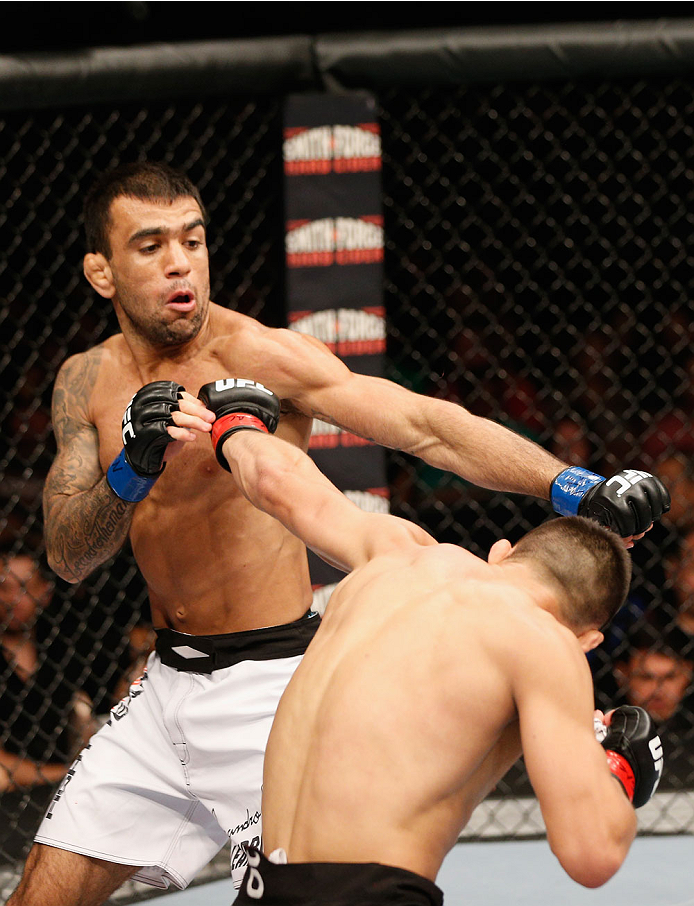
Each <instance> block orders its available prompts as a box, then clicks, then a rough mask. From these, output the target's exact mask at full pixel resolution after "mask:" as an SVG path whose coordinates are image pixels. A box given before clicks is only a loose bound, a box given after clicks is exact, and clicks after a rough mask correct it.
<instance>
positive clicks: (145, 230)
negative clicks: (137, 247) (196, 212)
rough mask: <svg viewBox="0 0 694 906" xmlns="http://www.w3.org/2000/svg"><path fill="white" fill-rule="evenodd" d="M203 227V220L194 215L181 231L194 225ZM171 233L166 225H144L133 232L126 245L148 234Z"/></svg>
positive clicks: (166, 234)
mask: <svg viewBox="0 0 694 906" xmlns="http://www.w3.org/2000/svg"><path fill="white" fill-rule="evenodd" d="M199 226H201V227H203V229H204V227H205V221H204V220H203V219H202V217H196V218H195V220H191V221H190V223H186V224H184V225H183V229H182V231H181V232H183V233H190V231H191V230H194V229H195V228H196V227H199ZM170 234H171V230H170V229H169V228H168V227H163V226H155V227H144V228H143V229H141V230H137V232H135V233H133V234H132V236H131V237H130V239H128V245H133V243H135V242H139V241H140V239H147V238H148V237H149V236H168V235H170Z"/></svg>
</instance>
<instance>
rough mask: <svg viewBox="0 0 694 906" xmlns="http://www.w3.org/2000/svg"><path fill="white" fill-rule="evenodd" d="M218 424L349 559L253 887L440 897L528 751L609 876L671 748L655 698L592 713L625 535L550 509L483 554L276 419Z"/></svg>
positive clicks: (344, 905) (283, 500)
mask: <svg viewBox="0 0 694 906" xmlns="http://www.w3.org/2000/svg"><path fill="white" fill-rule="evenodd" d="M246 427H252V426H251V425H246ZM260 428H261V429H262V426H260ZM220 443H221V444H222V447H223V455H224V457H225V460H226V462H227V464H228V466H229V467H230V468H231V472H232V474H233V475H234V477H235V478H236V481H237V484H238V485H239V486H240V488H241V489H242V491H243V493H244V494H245V495H246V496H247V497H248V499H249V501H251V502H252V503H253V504H254V505H255V506H257V507H258V508H259V509H261V510H263V511H264V512H265V513H267V514H269V515H271V516H274V517H275V518H277V519H279V520H280V521H281V522H282V523H283V524H284V525H285V526H286V528H287V529H289V530H290V531H291V532H292V533H294V534H295V535H296V536H297V537H299V538H300V539H301V540H302V541H303V542H304V543H305V544H307V545H308V546H309V547H310V548H312V549H313V550H314V551H315V552H316V553H317V554H319V555H320V556H321V557H323V558H324V559H325V560H327V561H328V562H329V563H332V564H335V565H336V566H339V567H340V568H341V569H342V570H345V571H348V572H349V575H348V577H347V578H345V579H343V580H342V582H340V583H339V584H338V586H337V588H336V590H335V591H334V592H333V594H332V596H331V598H330V601H329V602H328V605H327V608H326V611H325V615H324V617H323V621H322V624H321V626H320V627H319V629H318V631H317V633H316V635H315V637H314V639H313V641H312V643H311V645H310V646H309V649H308V651H307V652H306V655H305V656H304V658H303V660H302V662H301V664H300V665H299V667H298V668H297V670H296V671H295V673H294V676H293V677H292V679H291V680H290V682H289V685H288V686H287V689H286V691H285V693H284V695H283V696H282V699H281V700H280V704H279V707H278V710H277V714H276V717H275V722H274V724H273V727H272V731H271V733H270V739H269V742H268V747H267V752H266V758H265V770H264V781H263V800H262V810H263V827H264V831H263V834H264V853H263V851H261V849H260V848H259V847H251V849H250V852H249V866H248V869H247V872H246V876H245V880H244V883H243V884H242V887H241V892H240V894H239V897H238V899H237V900H236V904H237V906H248V904H253V903H260V904H265V906H313V904H321V906H350V904H355V906H356V904H359V906H379V904H383V903H392V904H398V903H401V904H403V906H412V904H421V906H426V904H433V906H440V904H441V902H442V894H441V891H440V890H439V889H438V887H437V886H436V884H435V881H436V876H437V873H438V871H439V868H440V866H441V863H442V861H443V859H444V857H445V855H446V853H447V852H448V850H449V849H450V848H451V847H452V846H453V845H454V843H455V842H456V840H457V839H458V836H459V834H460V832H461V830H462V828H463V827H464V826H465V824H466V823H467V821H468V819H469V818H470V815H471V814H472V812H473V810H474V809H475V807H476V806H477V805H478V803H480V802H481V801H482V799H483V798H484V797H485V796H486V795H487V793H489V792H490V791H491V790H492V789H493V787H494V786H495V785H496V784H497V783H498V781H499V780H500V779H501V778H502V777H503V775H504V774H505V773H506V771H507V770H508V769H509V768H510V767H511V765H512V764H513V763H514V761H516V759H517V758H519V756H520V755H521V753H522V754H523V755H524V756H525V764H526V768H527V771H528V774H529V777H530V780H531V782H532V784H533V788H534V790H535V792H536V794H537V797H538V799H539V803H540V807H541V809H542V815H543V818H544V821H545V825H546V828H547V835H548V840H549V843H550V846H551V847H552V850H553V852H554V853H555V855H556V857H557V858H558V860H559V862H560V863H561V865H562V867H563V868H564V869H565V870H566V871H567V873H568V874H569V875H570V876H571V877H572V878H573V879H574V880H576V881H577V882H579V883H580V884H583V885H585V886H587V887H597V886H599V885H601V884H604V883H605V882H606V881H607V880H608V879H609V878H610V877H611V876H612V875H613V874H614V873H615V872H616V871H617V869H618V868H619V867H620V865H621V863H622V861H623V860H624V858H625V856H626V854H627V852H628V850H629V847H630V844H631V842H632V840H633V838H634V835H635V831H636V819H635V815H634V807H639V806H641V805H644V804H645V803H646V802H647V801H648V799H649V798H650V796H651V795H652V794H653V792H654V790H655V788H656V786H657V784H658V781H659V779H660V773H661V771H662V766H663V759H662V748H661V745H660V740H659V738H658V736H657V734H656V732H655V730H654V728H653V726H652V724H651V720H650V718H649V716H648V714H647V712H646V711H644V710H643V709H641V708H636V707H631V706H623V707H620V708H617V709H616V710H615V711H613V712H610V713H609V714H608V715H607V717H606V718H604V717H603V715H602V714H600V713H599V712H596V713H595V714H594V712H593V689H592V681H591V675H590V670H589V667H588V664H587V661H586V658H585V652H587V651H589V650H590V649H592V648H593V647H595V645H597V644H599V642H600V641H601V640H602V633H601V631H600V627H601V626H605V625H606V624H607V623H608V622H609V621H610V619H611V618H612V617H613V616H614V614H615V612H616V611H617V610H618V608H619V607H620V606H621V604H622V603H623V601H624V599H625V597H626V594H627V591H628V588H629V580H630V576H631V563H630V559H629V555H628V553H627V552H626V550H625V549H624V546H623V544H622V543H621V541H620V540H619V539H618V537H617V536H616V535H615V534H614V533H613V532H611V531H610V530H608V529H606V528H604V527H602V526H600V525H598V524H597V523H596V522H593V521H591V520H588V519H585V518H583V517H576V516H570V517H566V518H553V519H552V520H550V521H549V522H546V523H545V524H543V525H541V526H540V527H538V528H536V529H533V530H532V531H531V532H529V533H528V534H527V535H525V536H524V537H523V538H521V539H520V541H518V543H517V544H516V545H515V546H513V547H512V546H511V544H510V543H509V542H508V541H505V540H503V541H498V542H497V543H496V544H494V546H493V547H492V549H491V551H490V553H489V559H488V562H485V561H483V560H481V559H479V558H478V557H475V556H473V555H472V554H470V553H469V552H468V551H466V550H464V549H462V548H459V547H457V546H456V545H450V544H437V543H436V542H435V540H434V539H433V538H432V537H431V536H430V535H429V534H427V533H426V532H425V531H423V530H422V529H420V528H419V527H417V526H415V525H412V524H410V523H408V522H406V521H404V520H401V519H398V518H397V517H394V516H387V515H385V516H384V515H379V514H373V513H365V512H363V511H361V510H360V509H359V508H358V507H356V506H355V505H354V504H353V503H352V502H351V501H350V500H348V499H347V498H346V497H345V496H344V495H343V494H342V493H341V492H340V491H338V490H337V489H336V488H335V487H334V486H333V485H332V484H331V483H330V482H329V481H328V480H327V478H325V476H324V475H322V474H321V473H320V472H319V471H318V469H317V468H316V467H315V465H314V463H313V462H312V461H311V460H310V459H309V458H308V457H307V456H306V455H305V454H304V453H303V452H302V451H300V450H298V449H296V448H295V447H292V446H290V445H289V444H287V443H285V442H284V441H281V440H279V439H278V438H273V437H269V436H264V435H263V434H261V433H260V430H256V431H252V430H244V431H241V430H238V428H237V427H233V426H232V429H231V430H230V431H229V432H228V433H226V434H225V435H223V436H222V437H221V439H220ZM598 736H599V738H600V743H601V744H600V743H599V742H598V741H597V738H596V737H598Z"/></svg>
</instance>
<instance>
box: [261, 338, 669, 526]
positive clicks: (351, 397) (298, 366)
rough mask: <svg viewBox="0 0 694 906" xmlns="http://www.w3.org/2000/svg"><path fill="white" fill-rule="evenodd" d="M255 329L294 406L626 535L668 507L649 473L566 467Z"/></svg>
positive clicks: (310, 346) (490, 424) (280, 389)
mask: <svg viewBox="0 0 694 906" xmlns="http://www.w3.org/2000/svg"><path fill="white" fill-rule="evenodd" d="M257 338H258V339H259V342H258V345H257V347H254V348H253V349H252V355H253V357H254V358H257V359H258V360H261V361H263V362H264V363H265V367H264V368H263V374H265V373H266V374H267V378H266V381H267V383H268V384H269V385H270V386H271V387H272V389H273V390H274V391H275V392H276V393H278V394H279V395H281V396H282V397H286V398H288V399H290V400H292V401H293V402H294V404H295V405H296V406H297V408H298V409H299V410H300V411H302V412H304V413H305V414H306V415H310V416H312V417H314V418H319V419H322V420H323V421H325V422H328V423H330V424H333V425H336V426H337V427H340V428H343V429H345V430H348V431H351V432H353V433H354V434H358V435H359V436H360V437H365V438H369V439H371V440H373V441H375V442H376V443H378V444H381V445H383V446H386V447H390V448H392V449H398V450H403V451H404V452H406V453H409V454H411V455H413V456H418V457H419V458H421V459H423V460H424V461H425V462H427V463H429V464H430V465H432V466H435V467H436V468H438V469H443V470H446V471H450V472H455V473H456V474H458V475H460V476H461V477H462V478H464V479H466V480H467V481H469V482H471V483H472V484H475V485H478V486H479V487H484V488H488V489H490V490H495V491H504V492H508V493H515V494H528V495H533V496H535V497H540V498H543V499H550V500H551V502H552V505H553V507H554V509H555V511H556V512H558V513H561V514H562V515H575V514H578V515H585V516H589V517H591V518H593V519H596V520H597V521H599V522H601V523H603V524H604V525H608V526H609V527H610V528H613V529H614V530H615V531H617V532H618V533H619V534H620V535H621V536H622V537H624V538H631V537H632V536H634V535H640V534H641V533H643V532H645V531H646V530H647V529H648V528H649V527H650V525H651V524H652V523H653V522H655V521H656V520H657V519H659V518H660V517H661V516H662V515H663V513H665V512H667V511H668V509H669V508H670V498H669V495H668V492H667V490H666V489H665V487H664V486H663V485H662V483H661V482H660V481H659V480H658V479H657V478H656V477H655V476H653V475H650V474H649V473H647V472H643V471H641V470H636V469H625V470H623V471H621V472H618V473H617V474H616V475H615V476H613V477H611V478H610V479H605V478H604V477H603V476H602V475H597V474H595V473H593V472H589V471H588V470H586V469H579V468H576V467H569V466H567V464H566V463H563V462H562V461H561V460H559V459H557V458H556V457H555V456H553V455H552V454H551V453H549V452H548V451H547V450H545V449H544V448H543V447H541V446H539V445H538V444H536V443H534V442H533V441H531V440H529V439H528V438H526V437H523V436H522V435H520V434H516V433H515V432H513V431H511V430H510V429H508V428H506V427H504V426H503V425H501V424H498V423H496V422H494V421H491V420H490V419H486V418H482V417H480V416H476V415H473V414H472V413H471V412H469V411H468V410H467V409H466V408H465V407H464V406H461V405H456V404H455V403H452V402H450V401H448V400H441V399H436V398H432V397H426V396H422V395H420V394H417V393H413V392H411V391H409V390H406V389H405V388H404V387H401V386H399V385H398V384H395V383H393V382H392V381H388V380H384V379H383V378H377V377H372V376H369V375H363V374H358V373H354V372H351V371H350V370H349V369H348V368H347V366H346V365H345V364H344V363H343V362H341V361H340V360H339V359H338V358H337V357H336V356H334V355H333V354H332V353H331V352H330V351H329V350H328V348H327V347H326V346H325V345H324V344H323V343H321V342H320V341H318V340H316V339H314V338H313V337H310V336H305V335H302V334H298V333H297V332H295V331H291V330H274V331H271V330H268V329H264V330H263V329H261V330H259V331H258V333H257ZM252 339H253V338H252ZM252 339H251V341H252Z"/></svg>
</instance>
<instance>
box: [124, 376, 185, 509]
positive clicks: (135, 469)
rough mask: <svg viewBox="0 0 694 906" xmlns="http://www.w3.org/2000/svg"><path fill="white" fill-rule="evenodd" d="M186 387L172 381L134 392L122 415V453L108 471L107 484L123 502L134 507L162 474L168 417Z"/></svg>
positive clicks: (168, 441) (167, 437)
mask: <svg viewBox="0 0 694 906" xmlns="http://www.w3.org/2000/svg"><path fill="white" fill-rule="evenodd" d="M184 390H185V387H182V386H181V384H177V383H176V382H175V381H152V383H151V384H145V386H144V387H142V388H141V389H140V390H138V391H137V393H136V394H135V396H134V397H133V398H132V399H131V400H130V402H129V403H128V407H127V409H126V410H125V414H124V415H123V432H122V433H123V449H122V450H121V451H120V453H119V454H118V456H116V458H115V459H114V460H113V462H112V463H111V465H110V466H109V467H108V472H107V473H106V480H107V481H108V483H109V485H110V486H111V489H112V490H113V492H114V493H115V494H117V495H118V496H119V497H120V498H122V499H123V500H128V501H130V502H131V503H137V502H138V501H139V500H143V499H144V498H145V497H146V496H147V495H148V494H149V492H150V490H151V488H152V485H153V484H154V482H155V481H156V480H157V478H158V477H159V476H160V475H161V473H162V472H163V471H164V452H165V451H166V447H167V445H168V444H170V443H171V441H172V440H173V438H172V437H171V435H170V434H169V433H168V431H167V430H166V429H167V428H168V427H169V425H173V424H174V421H173V419H172V418H171V413H172V412H175V411H176V410H177V409H178V401H179V399H180V398H181V394H182V392H183V391H184Z"/></svg>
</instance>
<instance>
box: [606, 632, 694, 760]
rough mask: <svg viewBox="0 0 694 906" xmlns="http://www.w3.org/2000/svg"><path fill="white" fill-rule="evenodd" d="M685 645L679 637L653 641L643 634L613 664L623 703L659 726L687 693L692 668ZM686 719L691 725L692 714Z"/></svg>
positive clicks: (689, 651)
mask: <svg viewBox="0 0 694 906" xmlns="http://www.w3.org/2000/svg"><path fill="white" fill-rule="evenodd" d="M678 636H679V637H678ZM688 641H689V640H688V639H687V638H686V637H682V636H680V635H679V633H669V634H668V635H667V636H665V637H661V638H659V639H656V640H654V639H653V636H652V635H651V634H650V633H648V632H646V631H645V630H644V631H642V632H641V633H640V634H637V635H635V636H634V637H633V638H632V639H631V640H630V642H629V647H628V649H627V650H626V651H625V652H624V654H623V655H622V656H621V657H620V659H619V660H618V661H617V663H616V664H615V668H614V673H615V677H616V679H617V685H618V687H619V689H620V692H621V695H622V697H623V698H624V700H625V702H626V703H628V704H630V705H639V706H640V707H641V708H645V709H646V711H648V713H649V714H650V715H651V717H652V718H653V720H655V721H656V722H657V723H659V724H662V723H664V722H666V721H669V720H671V719H672V718H673V717H674V715H675V713H676V712H677V711H678V709H680V707H681V706H682V703H683V702H684V701H685V699H686V697H687V694H688V692H690V691H691V683H692V669H693V667H694V664H693V662H692V652H691V650H690V646H689V644H688ZM686 719H687V721H689V722H691V720H692V714H691V713H689V714H688V715H687V716H686ZM693 755H694V753H693Z"/></svg>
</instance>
